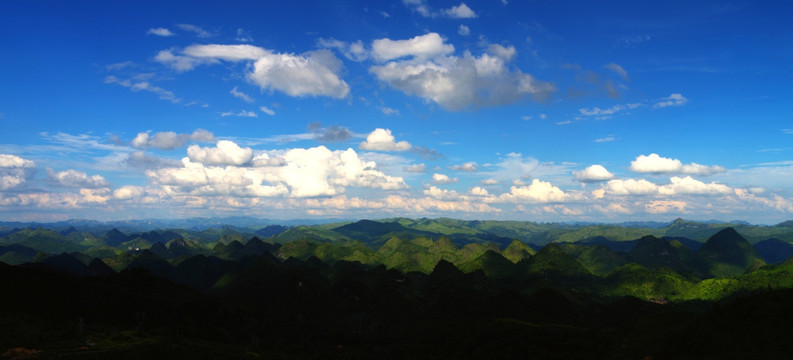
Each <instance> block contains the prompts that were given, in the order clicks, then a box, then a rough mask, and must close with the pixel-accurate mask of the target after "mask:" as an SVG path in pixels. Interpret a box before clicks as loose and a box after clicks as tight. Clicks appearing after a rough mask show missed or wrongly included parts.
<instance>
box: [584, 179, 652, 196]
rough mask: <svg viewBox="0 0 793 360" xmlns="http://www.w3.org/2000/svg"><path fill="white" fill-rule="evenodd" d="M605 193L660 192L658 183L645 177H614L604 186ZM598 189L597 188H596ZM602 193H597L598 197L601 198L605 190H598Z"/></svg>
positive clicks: (621, 194)
mask: <svg viewBox="0 0 793 360" xmlns="http://www.w3.org/2000/svg"><path fill="white" fill-rule="evenodd" d="M603 190H604V191H605V193H608V194H609V195H617V196H624V195H650V194H655V193H657V192H658V185H656V184H653V183H651V182H649V181H647V180H644V179H639V180H636V179H614V180H609V182H608V183H606V185H605V186H604V187H603ZM595 191H597V190H595ZM598 193H599V194H600V195H598V194H595V197H596V198H601V197H602V195H603V192H598Z"/></svg>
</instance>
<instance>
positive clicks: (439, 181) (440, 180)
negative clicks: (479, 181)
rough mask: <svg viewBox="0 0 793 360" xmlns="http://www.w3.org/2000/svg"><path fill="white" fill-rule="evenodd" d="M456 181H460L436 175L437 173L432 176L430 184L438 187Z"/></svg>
mask: <svg viewBox="0 0 793 360" xmlns="http://www.w3.org/2000/svg"><path fill="white" fill-rule="evenodd" d="M458 180H460V179H458V178H450V177H449V176H447V175H444V174H438V173H435V174H432V182H433V183H435V184H438V185H443V184H453V183H456V182H457V181H458Z"/></svg>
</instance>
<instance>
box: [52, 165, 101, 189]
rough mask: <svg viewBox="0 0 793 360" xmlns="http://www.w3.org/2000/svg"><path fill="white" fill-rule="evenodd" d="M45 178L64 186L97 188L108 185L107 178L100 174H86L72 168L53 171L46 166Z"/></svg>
mask: <svg viewBox="0 0 793 360" xmlns="http://www.w3.org/2000/svg"><path fill="white" fill-rule="evenodd" d="M47 179H48V180H49V181H50V182H52V183H54V184H56V185H58V186H65V187H74V188H86V189H97V188H105V187H108V186H109V184H108V183H107V180H105V178H104V177H102V176H101V175H92V176H88V174H86V173H84V172H81V171H77V170H72V169H69V170H65V171H59V172H55V171H54V170H52V169H50V168H47Z"/></svg>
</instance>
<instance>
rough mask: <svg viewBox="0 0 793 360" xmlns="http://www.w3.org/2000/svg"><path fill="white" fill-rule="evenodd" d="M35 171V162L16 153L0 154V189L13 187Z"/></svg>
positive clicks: (28, 177)
mask: <svg viewBox="0 0 793 360" xmlns="http://www.w3.org/2000/svg"><path fill="white" fill-rule="evenodd" d="M35 173H36V163H35V162H33V161H31V160H27V159H23V158H21V157H19V156H16V155H11V154H0V191H5V190H9V189H12V188H15V187H17V186H19V185H21V184H23V183H24V182H26V181H27V180H29V179H31V178H32V177H33V175H35Z"/></svg>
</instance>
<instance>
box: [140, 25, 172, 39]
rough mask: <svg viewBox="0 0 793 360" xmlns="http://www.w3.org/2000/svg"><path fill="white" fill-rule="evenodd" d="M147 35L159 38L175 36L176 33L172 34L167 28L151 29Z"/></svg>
mask: <svg viewBox="0 0 793 360" xmlns="http://www.w3.org/2000/svg"><path fill="white" fill-rule="evenodd" d="M146 35H157V36H163V37H169V36H174V33H172V32H171V30H168V29H166V28H161V27H160V28H151V29H149V31H147V32H146Z"/></svg>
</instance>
